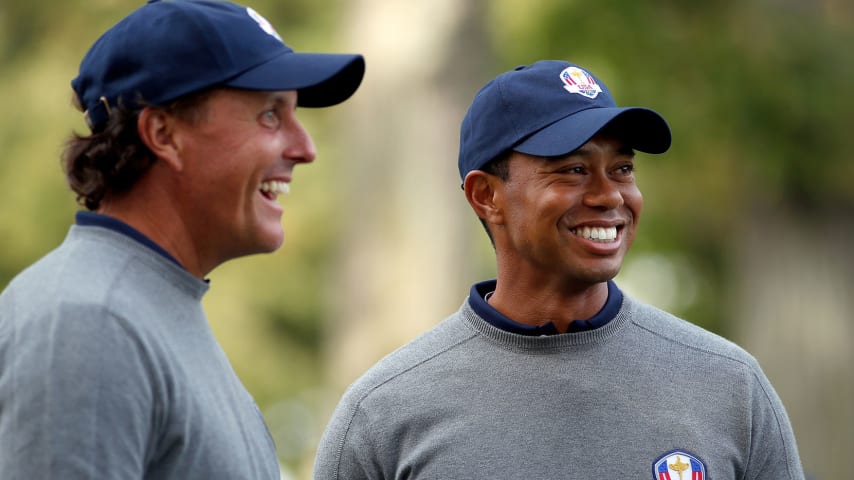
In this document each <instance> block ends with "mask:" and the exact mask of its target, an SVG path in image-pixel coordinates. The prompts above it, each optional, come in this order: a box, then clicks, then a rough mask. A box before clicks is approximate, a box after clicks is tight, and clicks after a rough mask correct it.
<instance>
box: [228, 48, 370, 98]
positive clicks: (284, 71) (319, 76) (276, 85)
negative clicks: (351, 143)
mask: <svg viewBox="0 0 854 480" xmlns="http://www.w3.org/2000/svg"><path fill="white" fill-rule="evenodd" d="M364 74H365V59H364V58H363V57H362V56H361V55H348V54H332V53H293V52H289V53H285V54H282V55H279V56H277V57H274V58H273V59H271V60H269V61H267V62H265V63H262V64H261V65H258V66H256V67H254V68H252V69H250V70H248V71H246V72H243V73H242V74H240V75H238V76H236V77H234V78H232V79H229V80H227V81H226V82H224V83H223V84H224V85H226V86H229V87H234V88H245V89H247V90H269V91H276V90H296V91H297V92H298V100H297V104H298V105H299V106H301V107H329V106H332V105H336V104H338V103H341V102H343V101H344V100H347V99H348V98H350V96H351V95H353V93H355V91H356V89H357V88H359V84H361V83H362V77H363V76H364Z"/></svg>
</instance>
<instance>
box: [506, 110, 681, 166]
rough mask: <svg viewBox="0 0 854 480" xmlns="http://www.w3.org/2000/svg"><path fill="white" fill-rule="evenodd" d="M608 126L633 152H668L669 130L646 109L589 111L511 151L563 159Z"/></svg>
mask: <svg viewBox="0 0 854 480" xmlns="http://www.w3.org/2000/svg"><path fill="white" fill-rule="evenodd" d="M612 122H615V125H616V126H617V127H618V128H617V130H616V131H617V132H619V135H620V136H621V137H623V138H624V139H625V140H626V141H627V142H628V143H629V146H630V147H631V148H633V149H635V150H638V151H641V152H646V153H664V152H666V151H667V149H668V148H670V127H669V126H668V125H667V122H666V121H665V120H664V118H662V117H661V115H659V114H658V113H656V112H654V111H652V110H650V109H647V108H640V107H626V108H619V107H610V108H591V109H588V110H582V111H580V112H577V113H574V114H572V115H569V116H567V117H564V118H562V119H560V120H558V121H556V122H554V123H552V124H551V125H548V126H546V127H544V128H542V129H540V130H539V131H537V132H535V133H533V134H532V135H531V136H529V137H527V138H525V139H524V140H522V141H521V142H520V143H518V144H517V145H515V146H514V147H513V150H515V151H517V152H521V153H526V154H528V155H537V156H542V157H556V156H562V155H566V154H569V153H570V152H572V151H574V150H576V149H577V148H579V147H581V146H582V145H584V144H585V143H587V142H588V141H589V140H590V139H591V138H593V136H594V135H596V133H597V132H598V131H600V130H602V128H604V127H605V126H606V125H608V124H610V123H612Z"/></svg>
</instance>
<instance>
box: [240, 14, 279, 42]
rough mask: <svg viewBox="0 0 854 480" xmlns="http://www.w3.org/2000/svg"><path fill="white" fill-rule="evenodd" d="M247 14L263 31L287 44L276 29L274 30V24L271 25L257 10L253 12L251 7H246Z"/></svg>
mask: <svg viewBox="0 0 854 480" xmlns="http://www.w3.org/2000/svg"><path fill="white" fill-rule="evenodd" d="M246 13H248V14H249V16H250V17H252V20H255V23H257V24H258V26H259V27H261V30H264V31H265V32H267V33H268V34H269V35H270V36H272V37H275V38H276V40H278V41H280V42H282V43H285V42H284V41H283V40H282V37H280V36H279V32H277V31H276V29H275V28H273V24H272V23H270V22H269V21H268V20H267V19H266V18H264V17H262V16H261V14H260V13H258V12H256V11H255V10H252V8H250V7H246Z"/></svg>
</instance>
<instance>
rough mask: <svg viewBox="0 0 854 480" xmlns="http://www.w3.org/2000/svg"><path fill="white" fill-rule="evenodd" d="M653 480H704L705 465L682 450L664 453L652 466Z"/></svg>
mask: <svg viewBox="0 0 854 480" xmlns="http://www.w3.org/2000/svg"><path fill="white" fill-rule="evenodd" d="M652 478H653V480H706V465H705V464H704V463H703V461H702V460H700V459H699V458H697V457H695V456H694V455H691V454H690V453H688V452H686V451H684V450H674V451H672V452H668V453H665V454H664V455H662V456H661V457H659V458H658V460H656V461H655V463H653V464H652Z"/></svg>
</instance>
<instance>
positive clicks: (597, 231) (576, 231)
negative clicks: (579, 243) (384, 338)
mask: <svg viewBox="0 0 854 480" xmlns="http://www.w3.org/2000/svg"><path fill="white" fill-rule="evenodd" d="M569 231H570V232H572V234H573V235H577V236H579V237H581V238H583V239H585V240H590V241H591V242H600V243H610V242H613V241H615V240H617V227H578V228H572V229H570V230H569Z"/></svg>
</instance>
